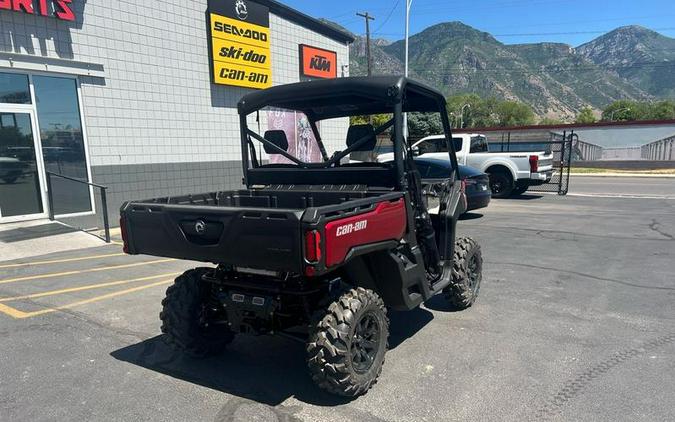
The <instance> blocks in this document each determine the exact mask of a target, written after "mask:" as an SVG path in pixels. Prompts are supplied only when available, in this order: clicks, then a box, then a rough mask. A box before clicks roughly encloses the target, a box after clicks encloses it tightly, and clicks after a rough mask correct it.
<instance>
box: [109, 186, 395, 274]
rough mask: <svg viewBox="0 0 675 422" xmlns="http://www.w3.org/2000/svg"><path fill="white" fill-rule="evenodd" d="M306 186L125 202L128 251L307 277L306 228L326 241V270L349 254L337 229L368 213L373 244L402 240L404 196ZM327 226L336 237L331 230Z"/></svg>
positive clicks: (123, 214)
mask: <svg viewBox="0 0 675 422" xmlns="http://www.w3.org/2000/svg"><path fill="white" fill-rule="evenodd" d="M307 188H308V189H306V190H305V189H302V187H295V190H292V189H291V190H289V187H288V186H286V187H285V188H284V189H281V188H279V189H274V188H270V189H264V190H257V189H251V190H235V191H223V192H212V193H204V194H197V195H186V196H176V197H167V198H156V199H149V200H144V201H138V202H127V203H125V204H124V205H122V208H121V221H120V225H121V227H122V233H123V236H124V237H125V244H126V247H127V252H128V253H130V254H147V255H154V256H164V257H171V258H179V259H187V260H193V261H204V262H212V263H216V264H226V265H236V266H237V267H238V268H251V269H258V270H268V271H276V272H295V273H301V272H302V271H303V268H304V265H303V262H304V259H305V257H304V253H303V242H304V234H303V233H305V232H307V231H311V230H317V231H318V232H319V236H320V238H323V239H325V243H326V245H325V246H326V249H325V250H326V254H327V257H326V258H327V259H328V265H331V264H336V263H339V262H342V261H343V260H344V258H345V257H346V255H347V254H348V253H349V252H350V250H349V249H350V248H349V245H344V244H343V242H341V239H340V235H339V234H338V233H337V232H338V230H339V229H340V227H338V226H342V225H348V224H350V219H351V218H353V217H354V216H358V217H365V216H368V218H367V220H368V223H366V224H368V227H363V229H365V230H364V233H363V234H364V235H366V236H368V235H370V239H369V240H371V241H372V242H373V243H376V242H381V241H386V240H399V239H400V238H401V237H402V236H403V232H404V230H405V228H406V225H407V222H406V221H405V215H406V214H405V209H404V201H403V200H402V197H403V194H402V193H391V192H382V191H368V190H366V189H365V188H364V189H361V188H360V187H346V186H343V187H335V188H331V189H330V190H328V189H327V188H326V187H324V189H322V190H312V188H310V187H307ZM383 204H384V205H383ZM388 204H394V205H397V207H394V205H388ZM395 208H396V209H397V210H398V212H399V213H400V218H399V219H398V220H399V221H400V224H399V225H398V227H379V228H378V227H377V225H378V223H377V214H381V213H382V212H388V213H389V214H391V213H392V212H396V210H395ZM390 216H391V215H389V217H390ZM343 219H344V224H341V222H342V221H343ZM357 220H358V218H357ZM361 220H363V218H361ZM336 221H337V223H336ZM357 223H358V222H357ZM327 225H328V227H329V228H332V232H329V233H327V232H326V227H327ZM357 228H358V229H361V227H357ZM351 229H352V230H353V227H352V228H351ZM343 230H344V229H343ZM347 230H349V229H347ZM329 231H330V230H329ZM341 252H344V254H343V253H341ZM329 254H330V256H328V255H329ZM343 255H345V256H343ZM331 258H332V259H331ZM335 261H339V262H335Z"/></svg>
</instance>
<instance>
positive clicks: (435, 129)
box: [408, 113, 443, 138]
mask: <svg viewBox="0 0 675 422" xmlns="http://www.w3.org/2000/svg"><path fill="white" fill-rule="evenodd" d="M408 133H410V136H411V137H415V138H423V137H425V136H429V135H438V134H441V133H443V124H442V123H441V116H440V115H439V114H438V113H409V114H408Z"/></svg>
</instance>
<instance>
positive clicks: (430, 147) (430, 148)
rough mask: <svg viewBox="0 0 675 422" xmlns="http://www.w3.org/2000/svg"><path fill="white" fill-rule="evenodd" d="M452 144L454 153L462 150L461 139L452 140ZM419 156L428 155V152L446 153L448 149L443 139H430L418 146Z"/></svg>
mask: <svg viewBox="0 0 675 422" xmlns="http://www.w3.org/2000/svg"><path fill="white" fill-rule="evenodd" d="M452 143H453V145H454V147H455V151H459V150H461V149H462V138H452ZM418 147H419V149H420V154H428V153H430V152H448V147H447V145H446V143H445V138H432V139H427V140H426V141H424V142H422V143H420V144H419V145H418Z"/></svg>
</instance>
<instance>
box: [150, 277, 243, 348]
mask: <svg viewBox="0 0 675 422" xmlns="http://www.w3.org/2000/svg"><path fill="white" fill-rule="evenodd" d="M207 271H212V269H210V268H196V269H194V270H188V271H186V272H184V273H183V274H182V275H180V276H178V278H176V281H175V282H174V284H173V285H171V286H169V288H168V289H167V290H166V297H165V298H164V300H162V306H163V309H162V312H160V314H159V318H160V319H161V320H162V332H163V333H164V334H165V336H164V338H165V341H166V342H167V343H168V344H169V345H170V346H172V347H173V348H174V349H176V350H180V351H183V352H185V353H187V354H188V355H190V356H192V357H206V356H209V355H213V354H216V353H218V352H221V351H222V350H223V349H224V347H225V346H226V345H227V344H228V343H230V342H231V341H232V340H233V339H234V333H233V332H232V331H231V330H229V329H228V328H225V327H224V326H222V325H209V321H208V314H207V312H208V306H207V305H208V303H209V296H210V293H211V285H210V284H208V283H206V282H204V281H202V275H204V273H206V272H207Z"/></svg>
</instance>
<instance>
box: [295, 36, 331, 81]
mask: <svg viewBox="0 0 675 422" xmlns="http://www.w3.org/2000/svg"><path fill="white" fill-rule="evenodd" d="M300 74H301V75H304V76H309V77H312V78H325V79H330V78H337V53H336V52H335V51H330V50H324V49H323V48H317V47H311V46H309V45H305V44H300Z"/></svg>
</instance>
